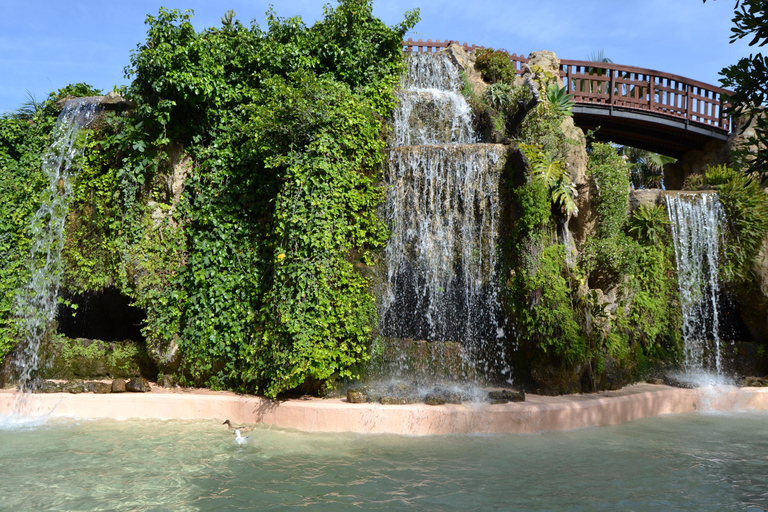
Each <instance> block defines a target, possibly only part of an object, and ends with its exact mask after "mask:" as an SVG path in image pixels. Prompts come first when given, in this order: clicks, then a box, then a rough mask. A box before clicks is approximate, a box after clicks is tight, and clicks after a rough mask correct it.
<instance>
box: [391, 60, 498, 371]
mask: <svg viewBox="0 0 768 512" xmlns="http://www.w3.org/2000/svg"><path fill="white" fill-rule="evenodd" d="M402 88H403V90H402V91H400V92H398V93H397V97H398V100H399V104H398V107H397V108H396V110H395V113H394V114H393V119H392V128H393V136H392V139H391V140H390V144H391V146H392V149H390V151H389V162H388V165H387V167H386V170H385V176H384V180H385V183H386V185H387V202H386V216H387V220H388V222H389V226H390V230H391V237H390V240H389V242H388V244H387V247H386V250H385V256H386V261H387V283H386V285H387V286H386V292H385V294H384V297H382V301H381V308H380V327H381V331H382V333H383V334H384V335H385V336H393V337H397V338H413V339H421V340H424V339H426V340H430V341H443V342H445V341H456V342H459V343H461V344H462V345H463V346H464V347H465V349H466V350H467V351H468V352H469V357H471V358H472V359H474V363H475V364H476V365H478V366H479V368H478V369H479V370H480V372H481V373H483V370H484V369H485V368H487V367H488V366H493V364H495V363H489V361H488V360H487V359H483V358H484V357H487V355H488V354H491V353H493V354H495V357H503V355H500V354H503V351H502V350H501V349H500V348H498V347H497V346H498V345H499V339H500V338H502V337H503V336H504V332H503V328H502V327H501V326H500V325H499V321H498V316H499V303H498V291H497V282H496V281H497V266H498V262H497V239H498V230H499V210H500V197H499V176H500V174H501V172H502V170H503V167H504V160H505V159H504V155H505V147H504V146H502V145H492V144H475V142H476V141H477V136H476V134H475V132H474V130H473V129H472V118H471V111H470V108H469V105H468V104H467V102H466V100H465V99H464V97H463V96H462V95H461V94H460V92H459V91H460V89H461V79H460V76H459V73H458V70H457V67H456V65H455V64H454V63H453V62H452V61H451V58H450V57H449V56H448V55H447V54H444V53H438V54H430V53H424V54H414V55H410V56H408V73H407V75H406V76H405V78H404V79H403V82H402ZM491 345H492V346H493V348H491ZM481 354H485V355H481ZM497 366H498V365H497Z"/></svg>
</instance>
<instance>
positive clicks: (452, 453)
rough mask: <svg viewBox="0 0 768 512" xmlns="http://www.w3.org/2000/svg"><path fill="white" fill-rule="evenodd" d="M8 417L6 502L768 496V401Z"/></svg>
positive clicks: (546, 501) (525, 501)
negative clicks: (559, 425) (531, 425)
mask: <svg viewBox="0 0 768 512" xmlns="http://www.w3.org/2000/svg"><path fill="white" fill-rule="evenodd" d="M249 435H250V436H251V439H250V440H249V442H248V443H247V444H246V445H245V446H243V447H238V445H237V443H235V440H234V436H233V435H232V433H231V432H230V431H229V430H228V429H227V427H225V426H222V425H219V424H218V422H214V421H205V422H200V421H198V422H187V421H184V422H183V421H123V422H118V421H102V420H100V421H83V420H49V421H46V420H44V419H41V420H18V419H13V418H10V417H7V416H6V417H3V416H0V468H1V473H0V475H2V477H0V510H3V511H5V510H9V511H10V510H14V511H17V510H67V511H70V510H83V511H85V510H116V511H129V510H142V511H146V510H179V511H207V510H211V511H213V510H217V511H218V510H254V509H281V508H284V507H310V508H311V509H313V510H351V509H358V510H419V511H421V510H424V511H426V510H461V511H464V510H519V511H528V510H530V511H537V512H538V511H547V510H553V511H554V510H556V511H590V512H593V511H603V510H606V511H607V510H622V511H646V510H647V511H659V510H665V511H677V510H691V511H694V510H695V511H718V512H721V511H730V510H733V511H736V510H738V511H745V510H749V511H755V512H756V511H759V510H766V509H768V415H766V414H758V413H738V414H695V415H681V416H664V417H659V418H652V419H646V420H640V421H635V422H631V423H627V424H624V425H619V426H615V427H595V428H589V429H583V430H576V431H570V432H545V433H541V434H534V435H521V434H505V435H470V436H434V437H401V436H388V435H358V434H307V433H301V432H295V431H286V430H279V429H270V428H268V427H264V426H259V427H257V428H256V429H255V430H254V431H252V432H250V433H249Z"/></svg>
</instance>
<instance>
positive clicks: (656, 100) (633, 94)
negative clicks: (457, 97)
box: [403, 39, 732, 132]
mask: <svg viewBox="0 0 768 512" xmlns="http://www.w3.org/2000/svg"><path fill="white" fill-rule="evenodd" d="M453 42H457V43H458V41H443V42H440V40H437V41H434V42H433V41H432V40H431V39H428V40H427V41H422V40H421V39H419V40H418V41H414V40H413V39H408V41H403V50H404V51H406V52H420V53H423V52H435V51H440V50H442V49H444V48H447V47H448V46H449V45H450V44H451V43H453ZM459 44H461V43H459ZM462 46H464V49H465V50H467V51H469V52H474V51H476V50H478V49H481V48H483V47H482V46H477V45H468V44H467V43H464V44H463V45H462ZM510 59H511V60H512V61H513V62H514V63H515V71H516V72H517V73H518V74H521V73H522V72H523V63H526V62H528V58H527V57H524V56H523V55H517V54H514V53H513V54H511V55H510ZM560 77H561V78H562V79H563V83H564V85H565V87H566V90H567V91H568V92H569V93H572V94H573V95H574V96H573V99H574V101H575V102H576V103H577V104H587V105H604V106H607V107H617V108H626V109H632V110H642V111H645V112H649V113H656V114H660V115H664V116H669V117H674V118H679V119H683V120H685V121H687V122H693V123H698V124H704V125H707V126H709V127H711V128H715V129H718V130H721V131H724V132H728V131H730V129H731V120H730V118H729V117H728V116H727V115H726V114H725V107H726V106H727V96H728V95H730V94H732V92H731V91H728V90H727V89H723V88H720V87H716V86H713V85H709V84H706V83H704V82H699V81H697V80H692V79H690V78H685V77H681V76H678V75H673V74H671V73H663V72H660V71H654V70H651V69H644V68H638V67H634V66H622V65H618V64H613V63H603V62H589V61H581V60H566V59H563V60H560Z"/></svg>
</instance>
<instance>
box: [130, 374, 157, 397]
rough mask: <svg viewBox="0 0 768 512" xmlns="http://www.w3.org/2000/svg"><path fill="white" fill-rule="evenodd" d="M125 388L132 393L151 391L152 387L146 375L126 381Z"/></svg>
mask: <svg viewBox="0 0 768 512" xmlns="http://www.w3.org/2000/svg"><path fill="white" fill-rule="evenodd" d="M125 390H126V391H130V392H132V393H149V392H150V391H152V388H150V387H149V382H147V379H145V378H144V377H134V378H132V379H131V380H129V381H128V382H126V383H125Z"/></svg>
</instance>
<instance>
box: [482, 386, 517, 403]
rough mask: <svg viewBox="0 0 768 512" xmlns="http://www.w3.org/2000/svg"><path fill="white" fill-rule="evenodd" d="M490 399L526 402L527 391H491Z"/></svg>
mask: <svg viewBox="0 0 768 512" xmlns="http://www.w3.org/2000/svg"><path fill="white" fill-rule="evenodd" d="M488 401H490V402H491V403H507V402H525V391H520V392H516V391H511V390H509V389H503V390H501V391H489V392H488Z"/></svg>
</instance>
